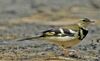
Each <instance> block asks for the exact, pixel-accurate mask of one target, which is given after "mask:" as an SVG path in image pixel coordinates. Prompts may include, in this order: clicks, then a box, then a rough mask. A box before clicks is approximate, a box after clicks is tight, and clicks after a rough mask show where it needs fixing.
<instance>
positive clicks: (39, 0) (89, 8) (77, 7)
mask: <svg viewBox="0 0 100 61" xmlns="http://www.w3.org/2000/svg"><path fill="white" fill-rule="evenodd" d="M99 3H100V0H0V19H3V20H7V19H12V18H22V17H29V16H32V15H35V14H36V13H46V14H48V15H50V14H52V13H53V14H54V13H56V12H58V11H64V14H65V15H66V16H68V17H90V18H95V19H100V17H99V15H100V4H99Z"/></svg>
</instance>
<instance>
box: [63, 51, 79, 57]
mask: <svg viewBox="0 0 100 61" xmlns="http://www.w3.org/2000/svg"><path fill="white" fill-rule="evenodd" d="M63 56H66V57H72V58H79V57H80V52H79V50H67V49H66V50H64V53H63Z"/></svg>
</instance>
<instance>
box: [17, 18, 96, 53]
mask: <svg viewBox="0 0 100 61" xmlns="http://www.w3.org/2000/svg"><path fill="white" fill-rule="evenodd" d="M94 22H95V21H91V20H90V19H88V18H83V19H81V20H79V21H78V22H77V23H74V24H69V25H66V26H61V27H58V28H53V29H49V30H45V31H43V32H41V35H39V36H36V37H29V38H24V39H21V40H19V41H23V40H31V39H43V40H44V39H45V40H46V41H49V42H51V43H52V44H55V45H57V46H59V47H60V48H61V49H62V50H64V51H65V50H66V49H67V48H72V47H73V46H75V45H77V44H78V43H80V42H81V41H82V40H83V39H84V38H85V37H86V35H87V34H88V29H87V27H88V26H89V25H90V24H91V23H94ZM65 54H66V53H65Z"/></svg>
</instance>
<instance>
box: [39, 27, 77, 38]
mask: <svg viewBox="0 0 100 61" xmlns="http://www.w3.org/2000/svg"><path fill="white" fill-rule="evenodd" d="M75 34H76V31H74V30H72V29H63V28H58V29H50V30H46V31H43V32H42V35H41V37H48V36H51V37H52V36H55V37H56V36H57V37H64V36H70V37H74V35H75Z"/></svg>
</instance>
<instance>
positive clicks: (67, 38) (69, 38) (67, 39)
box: [50, 36, 75, 41]
mask: <svg viewBox="0 0 100 61" xmlns="http://www.w3.org/2000/svg"><path fill="white" fill-rule="evenodd" d="M50 38H51V39H56V41H70V40H72V39H75V37H70V36H65V37H50ZM57 39H58V40H57Z"/></svg>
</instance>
